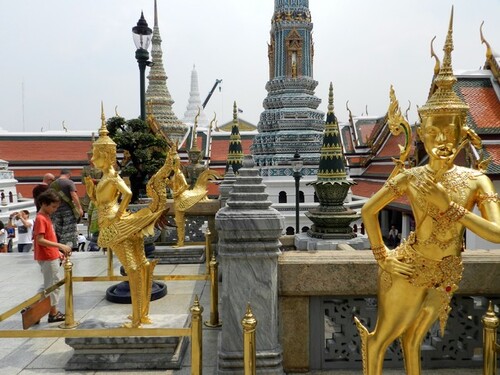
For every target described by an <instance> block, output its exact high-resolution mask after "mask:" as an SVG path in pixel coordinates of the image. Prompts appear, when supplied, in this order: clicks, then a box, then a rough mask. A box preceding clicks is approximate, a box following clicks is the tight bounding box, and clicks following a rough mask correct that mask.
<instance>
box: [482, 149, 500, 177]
mask: <svg viewBox="0 0 500 375" xmlns="http://www.w3.org/2000/svg"><path fill="white" fill-rule="evenodd" d="M484 150H485V153H486V155H485V156H486V157H491V162H490V164H489V165H488V170H487V173H488V174H495V175H500V144H496V145H491V144H487V145H484Z"/></svg>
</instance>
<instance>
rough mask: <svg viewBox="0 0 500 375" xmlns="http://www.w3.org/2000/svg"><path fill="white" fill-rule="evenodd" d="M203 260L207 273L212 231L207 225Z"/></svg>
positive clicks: (210, 254) (210, 255)
mask: <svg viewBox="0 0 500 375" xmlns="http://www.w3.org/2000/svg"><path fill="white" fill-rule="evenodd" d="M205 260H206V265H207V273H209V272H210V261H211V260H212V233H211V232H210V229H209V228H208V227H207V230H206V231H205Z"/></svg>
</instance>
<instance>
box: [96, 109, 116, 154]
mask: <svg viewBox="0 0 500 375" xmlns="http://www.w3.org/2000/svg"><path fill="white" fill-rule="evenodd" d="M108 134H109V132H108V128H107V127H106V117H105V116H104V105H103V104H102V102H101V127H100V128H99V138H98V139H97V141H95V142H94V147H95V146H99V148H102V149H110V150H112V151H116V143H115V142H114V141H113V140H112V139H111V137H110V136H109V135H108Z"/></svg>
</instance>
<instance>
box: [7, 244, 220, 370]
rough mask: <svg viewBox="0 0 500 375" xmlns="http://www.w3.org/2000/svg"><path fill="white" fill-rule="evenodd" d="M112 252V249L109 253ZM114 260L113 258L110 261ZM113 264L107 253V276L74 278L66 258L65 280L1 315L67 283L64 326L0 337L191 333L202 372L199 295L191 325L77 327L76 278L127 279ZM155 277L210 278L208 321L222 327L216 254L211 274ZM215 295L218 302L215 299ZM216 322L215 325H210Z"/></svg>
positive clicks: (193, 359) (194, 360)
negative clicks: (111, 269)
mask: <svg viewBox="0 0 500 375" xmlns="http://www.w3.org/2000/svg"><path fill="white" fill-rule="evenodd" d="M109 253H110V252H109ZM110 259H111V261H110ZM110 264H111V265H112V256H108V276H79V277H73V263H72V262H71V260H70V258H69V257H68V258H66V261H65V262H64V279H62V280H60V281H58V282H57V283H56V284H54V285H52V286H50V287H49V288H47V289H44V290H43V291H42V292H39V293H37V294H35V295H34V296H33V297H31V298H29V299H27V300H25V301H23V302H21V303H20V304H19V305H17V306H15V307H13V308H11V309H10V310H8V311H6V312H5V313H2V314H0V322H1V321H3V320H5V319H7V318H9V317H11V316H12V315H14V314H16V313H17V312H19V311H21V310H22V309H24V308H26V307H28V306H30V305H32V304H33V303H35V302H38V301H40V300H41V299H42V298H45V297H46V296H47V295H49V294H50V293H51V292H52V291H54V290H56V289H57V288H60V287H61V286H62V285H65V293H64V295H65V310H66V311H65V313H66V318H65V321H64V323H63V324H62V325H61V326H60V328H64V329H44V330H0V338H21V337H25V338H40V337H102V336H103V335H105V336H107V337H129V336H148V337H150V336H155V337H160V336H164V337H165V336H166V337H170V336H189V337H191V374H199V375H201V374H202V367H201V366H202V355H203V350H202V342H203V335H202V325H201V320H202V319H201V318H202V312H203V307H202V306H200V303H199V299H198V295H196V296H195V299H194V303H193V305H192V306H191V308H190V311H191V328H190V329H189V328H111V329H79V330H71V328H75V327H76V326H77V325H78V323H76V322H75V320H74V309H73V281H77V282H78V281H83V282H88V281H121V280H128V277H127V276H113V274H112V272H110V270H109V265H110ZM154 279H155V280H172V281H175V280H209V279H210V280H211V288H210V292H211V293H210V298H211V303H210V305H211V308H212V311H211V312H210V322H206V323H205V324H207V325H209V326H212V327H215V326H219V325H220V322H219V312H218V275H217V261H216V260H215V255H212V258H211V260H210V274H208V275H207V274H204V275H157V276H154ZM214 298H215V302H214V301H213V299H214ZM211 323H213V324H212V325H210V324H211Z"/></svg>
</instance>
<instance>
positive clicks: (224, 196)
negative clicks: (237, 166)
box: [219, 165, 236, 207]
mask: <svg viewBox="0 0 500 375" xmlns="http://www.w3.org/2000/svg"><path fill="white" fill-rule="evenodd" d="M234 181H236V175H235V174H234V172H233V166H232V165H231V166H229V169H228V170H227V172H226V174H225V175H224V180H223V181H222V182H221V184H220V185H219V193H220V194H219V200H220V203H221V207H224V206H225V205H226V202H227V200H228V199H229V193H230V192H231V190H233V184H234Z"/></svg>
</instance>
